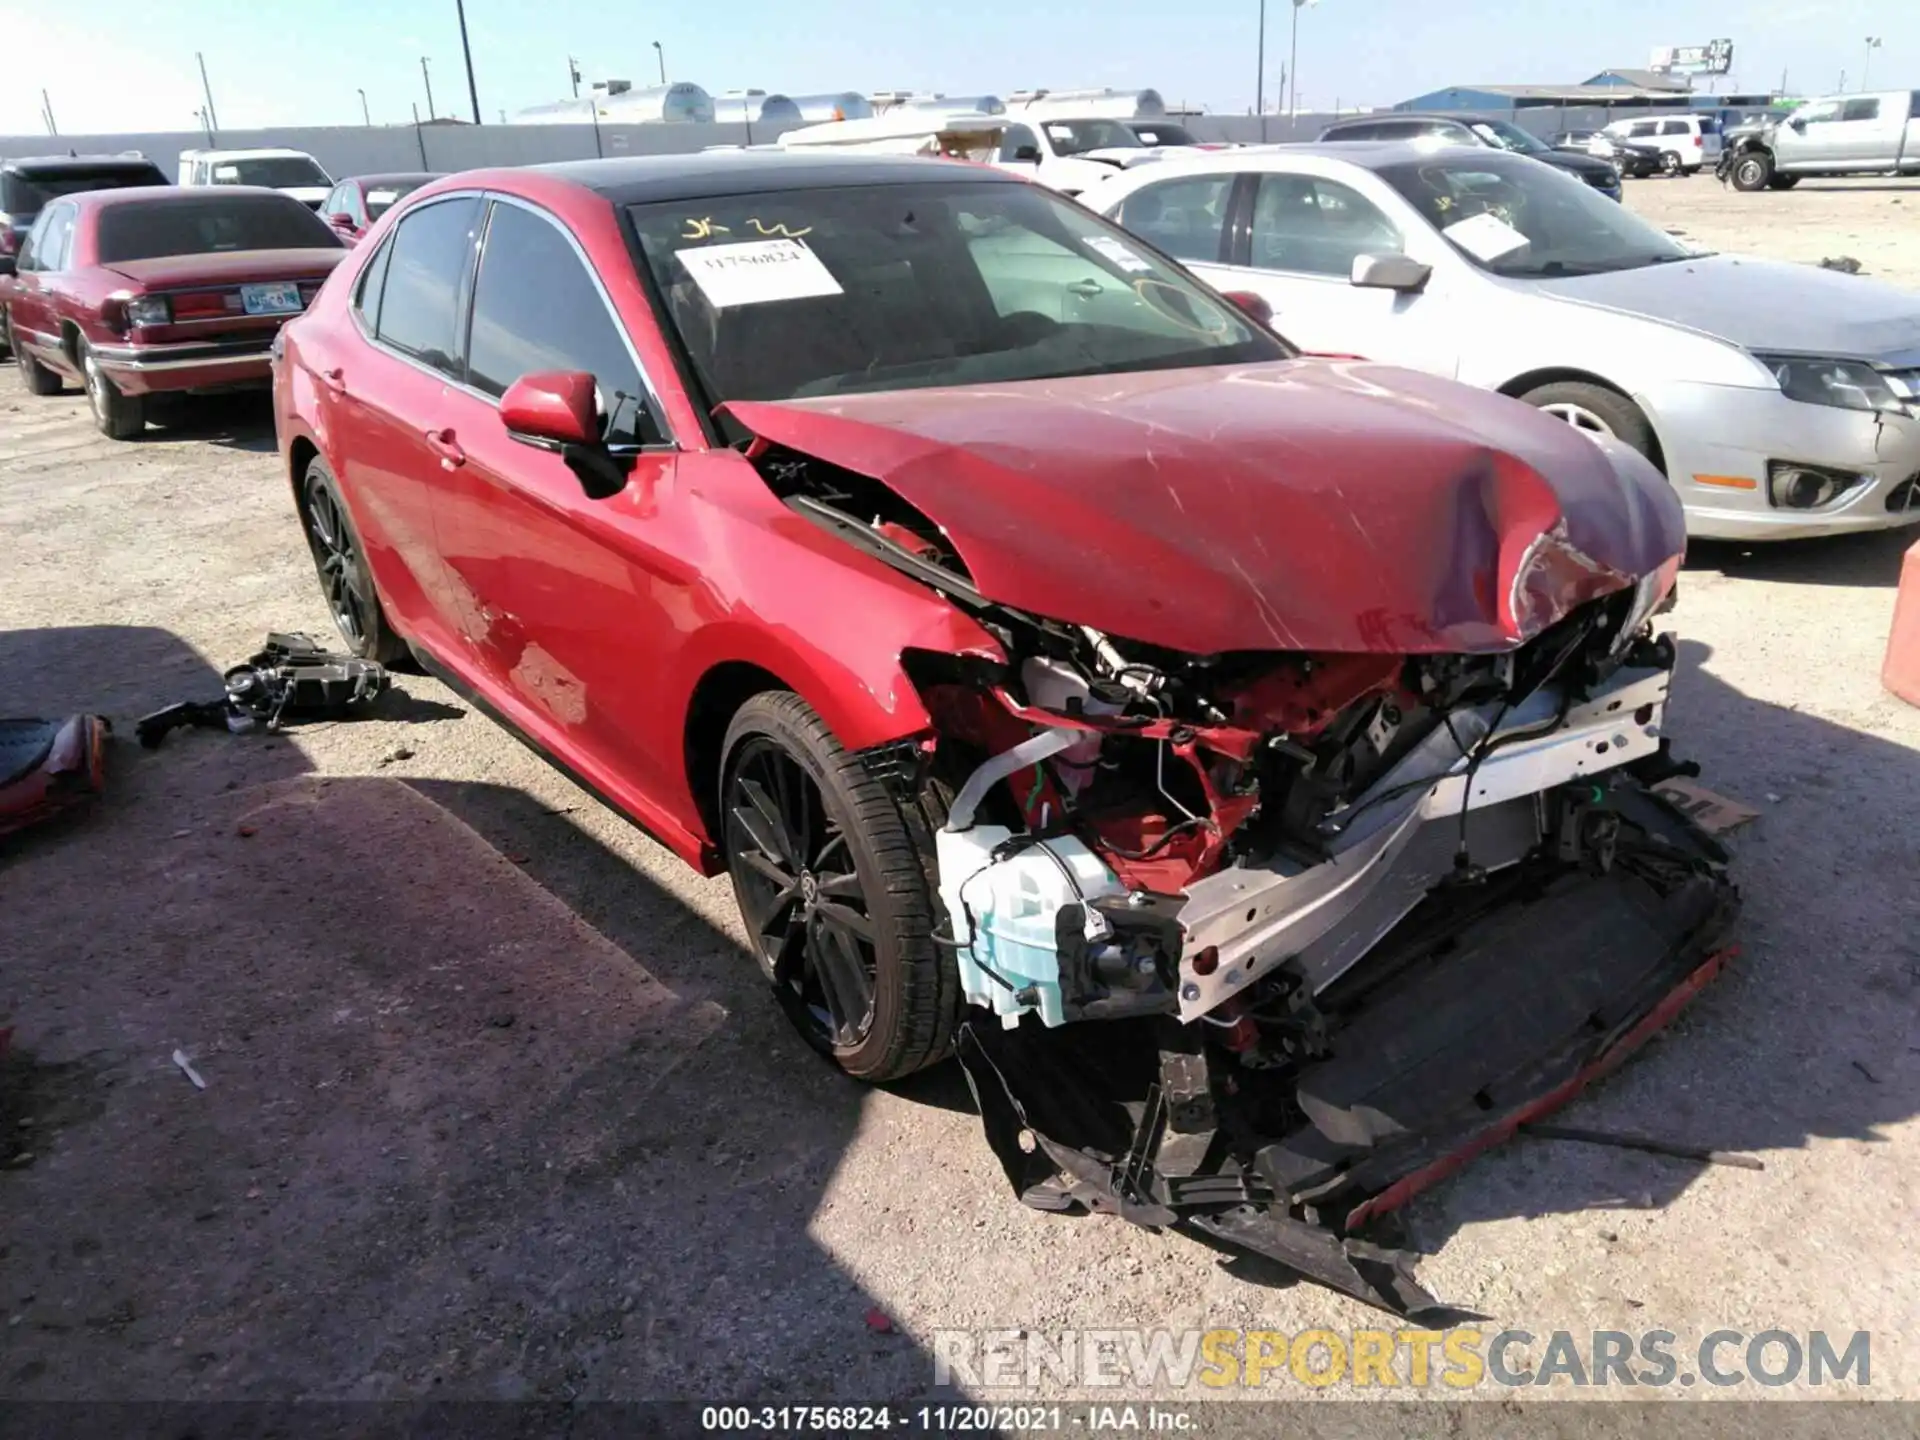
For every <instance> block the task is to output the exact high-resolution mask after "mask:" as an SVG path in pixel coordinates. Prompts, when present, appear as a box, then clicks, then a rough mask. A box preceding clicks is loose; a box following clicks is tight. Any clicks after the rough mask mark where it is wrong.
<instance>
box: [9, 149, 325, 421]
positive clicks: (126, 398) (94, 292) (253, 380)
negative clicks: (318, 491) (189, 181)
mask: <svg viewBox="0 0 1920 1440" xmlns="http://www.w3.org/2000/svg"><path fill="white" fill-rule="evenodd" d="M344 253H345V252H344V250H343V248H342V245H341V242H340V240H339V239H338V238H337V237H336V236H335V235H334V233H333V232H332V231H331V230H330V229H328V228H327V225H326V224H325V222H324V221H322V220H321V219H320V218H319V216H317V215H315V214H314V213H313V212H312V211H311V210H309V209H308V208H307V207H306V206H305V205H302V204H301V203H300V202H299V201H298V200H294V199H292V198H291V197H289V196H286V195H282V194H280V193H279V192H277V191H273V190H257V189H251V188H249V189H242V188H239V187H237V186H236V187H223V188H221V189H218V190H208V189H204V188H203V189H178V190H176V189H161V188H157V187H156V188H151V189H136V190H105V191H96V192H93V193H90V194H84V195H72V196H68V197H66V198H64V199H61V200H57V201H55V202H54V203H52V204H50V205H48V206H47V207H46V208H45V209H44V210H42V211H41V212H40V217H39V218H38V219H37V220H36V221H34V225H33V229H32V230H30V231H29V232H28V234H27V239H26V242H25V243H24V244H23V245H22V246H21V249H20V254H19V256H18V259H17V260H16V261H15V262H14V266H15V273H14V274H13V275H12V277H11V279H10V280H9V282H8V284H7V287H6V291H5V294H4V296H0V299H4V302H5V312H4V314H0V322H4V324H5V327H6V333H7V337H8V339H9V340H10V341H11V343H12V346H13V353H14V360H15V362H16V363H17V364H18V365H19V367H20V374H21V377H22V378H23V379H24V380H25V382H26V386H27V389H28V390H29V391H30V392H32V393H33V394H35V395H54V394H58V393H59V391H60V387H61V384H62V382H63V381H67V380H71V381H75V382H78V383H79V384H80V385H81V386H83V387H84V388H85V390H86V392H87V399H88V401H89V402H90V403H91V404H92V407H93V415H94V420H95V422H96V423H97V424H98V425H99V427H100V429H101V431H102V432H103V433H104V434H106V435H109V436H111V437H113V438H114V439H116V440H126V439H131V438H132V437H133V436H136V435H138V434H139V433H140V432H141V430H142V429H144V428H145V426H146V398H147V397H148V396H149V395H153V394H157V393H160V392H163V391H186V392H190V393H196V394H199V393H206V392H210V391H218V390H229V389H235V388H243V387H246V386H251V385H265V384H266V382H267V380H268V377H269V374H270V370H269V359H268V350H269V349H270V348H271V346H272V345H273V341H274V337H275V336H276V335H278V334H279V332H280V327H281V325H283V324H284V323H285V322H286V320H287V318H288V317H289V316H292V315H297V314H299V313H300V312H301V311H302V310H304V309H305V308H306V306H307V304H308V303H309V302H310V301H311V300H312V299H313V297H314V295H315V294H317V293H318V291H319V289H320V286H321V283H322V282H323V281H325V280H326V278H327V276H328V275H329V274H330V273H331V272H332V270H333V267H334V266H335V265H337V264H338V263H339V261H340V259H341V256H342V255H343V254H344Z"/></svg>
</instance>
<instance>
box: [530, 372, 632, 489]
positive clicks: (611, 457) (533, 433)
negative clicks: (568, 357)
mask: <svg viewBox="0 0 1920 1440" xmlns="http://www.w3.org/2000/svg"><path fill="white" fill-rule="evenodd" d="M500 423H501V424H502V425H504V426H506V429H507V434H508V435H510V436H512V437H513V438H514V439H515V440H518V441H519V442H520V443H521V444H522V445H531V446H532V447H533V448H534V449H536V450H548V451H551V452H553V453H554V454H556V455H558V456H559V457H560V458H561V459H562V460H563V461H565V462H566V465H567V468H568V469H569V470H571V471H573V473H574V477H575V478H576V479H577V480H579V482H580V488H581V489H582V490H584V491H586V492H587V496H588V498H589V499H593V500H606V499H609V498H610V497H612V496H615V495H618V494H619V493H620V492H621V490H623V489H625V488H626V483H627V472H628V470H630V469H631V468H632V465H631V462H630V461H625V460H622V459H621V458H620V457H619V456H616V455H615V454H613V452H612V451H610V450H609V449H608V448H607V445H606V442H605V441H604V440H602V439H601V438H600V407H599V405H598V404H597V403H596V402H595V400H594V380H593V376H591V375H589V374H587V372H586V371H584V370H548V371H541V372H538V373H536V374H532V375H522V376H521V377H520V378H519V379H518V380H516V381H514V382H513V384H511V385H509V386H508V387H507V393H506V394H504V395H502V396H501V397H500Z"/></svg>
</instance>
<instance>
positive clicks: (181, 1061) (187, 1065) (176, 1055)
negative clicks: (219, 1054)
mask: <svg viewBox="0 0 1920 1440" xmlns="http://www.w3.org/2000/svg"><path fill="white" fill-rule="evenodd" d="M173 1063H174V1064H176V1065H178V1066H179V1067H180V1073H181V1074H182V1075H185V1076H186V1077H187V1079H189V1080H191V1081H192V1082H193V1088H194V1089H196V1090H204V1089H206V1088H207V1082H206V1081H205V1080H203V1079H201V1078H200V1072H199V1071H198V1070H196V1069H194V1068H193V1062H192V1061H191V1060H189V1059H187V1052H186V1051H184V1050H176V1051H174V1052H173Z"/></svg>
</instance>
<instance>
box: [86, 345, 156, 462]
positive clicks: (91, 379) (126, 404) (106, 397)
mask: <svg viewBox="0 0 1920 1440" xmlns="http://www.w3.org/2000/svg"><path fill="white" fill-rule="evenodd" d="M80 374H81V377H82V380H83V382H84V384H85V385H86V390H87V404H88V405H90V406H91V407H92V408H93V423H94V425H95V426H96V427H98V429H99V431H100V433H101V434H102V435H104V436H106V437H107V438H108V439H109V440H132V439H134V438H135V437H136V436H138V435H139V434H140V432H141V431H142V430H145V429H146V428H147V407H146V403H145V401H144V400H143V399H142V398H141V397H140V396H138V395H123V394H121V393H120V387H119V386H118V385H115V384H114V383H113V381H111V380H109V379H108V378H107V376H106V373H105V372H104V371H102V370H101V368H100V365H99V362H97V361H96V360H95V359H94V358H93V351H92V350H90V349H88V348H87V344H86V342H85V341H84V340H83V341H81V342H80Z"/></svg>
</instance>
